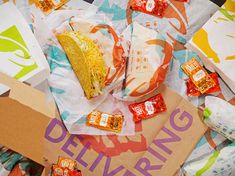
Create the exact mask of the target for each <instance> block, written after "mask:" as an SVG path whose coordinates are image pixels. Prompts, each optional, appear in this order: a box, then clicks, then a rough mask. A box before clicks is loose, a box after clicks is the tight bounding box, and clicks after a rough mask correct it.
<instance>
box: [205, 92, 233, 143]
mask: <svg viewBox="0 0 235 176" xmlns="http://www.w3.org/2000/svg"><path fill="white" fill-rule="evenodd" d="M205 107H206V108H205V109H204V122H205V123H206V124H207V126H209V127H210V128H212V129H213V130H215V131H216V132H218V133H220V134H222V135H223V136H225V137H226V138H228V139H229V140H231V141H235V107H234V106H233V105H231V104H229V103H228V102H226V101H224V100H222V99H220V98H217V97H213V96H207V97H206V99H205Z"/></svg>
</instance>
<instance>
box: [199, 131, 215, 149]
mask: <svg viewBox="0 0 235 176" xmlns="http://www.w3.org/2000/svg"><path fill="white" fill-rule="evenodd" d="M210 135H211V139H214V138H215V137H216V136H217V133H216V132H215V131H211V132H210ZM206 143H207V140H206V137H205V136H203V137H202V138H201V140H200V141H199V142H198V143H197V146H196V147H195V148H199V147H201V146H203V145H204V144H206Z"/></svg>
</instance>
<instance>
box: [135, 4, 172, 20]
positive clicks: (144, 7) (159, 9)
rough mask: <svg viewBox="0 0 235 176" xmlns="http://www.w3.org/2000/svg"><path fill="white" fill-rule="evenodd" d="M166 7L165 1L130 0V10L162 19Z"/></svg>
mask: <svg viewBox="0 0 235 176" xmlns="http://www.w3.org/2000/svg"><path fill="white" fill-rule="evenodd" d="M167 6H168V3H167V2H166V0H132V1H131V9H132V10H135V11H139V12H143V13H146V14H150V15H154V16H157V17H163V16H164V13H165V10H166V8H167Z"/></svg>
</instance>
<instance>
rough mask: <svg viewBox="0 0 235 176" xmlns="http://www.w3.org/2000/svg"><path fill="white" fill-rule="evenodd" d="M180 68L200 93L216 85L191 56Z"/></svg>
mask: <svg viewBox="0 0 235 176" xmlns="http://www.w3.org/2000/svg"><path fill="white" fill-rule="evenodd" d="M181 68H182V69H183V70H184V72H185V73H186V74H187V75H188V76H189V78H190V79H191V80H192V82H193V83H194V84H195V86H196V87H197V88H198V90H199V91H200V92H201V93H202V94H203V93H205V92H206V91H207V90H209V89H210V88H212V87H214V86H215V85H216V84H215V81H214V80H213V79H212V78H211V77H210V75H209V74H208V73H207V72H206V70H205V69H204V68H203V67H202V66H201V65H200V63H199V62H198V61H197V59H196V58H192V59H191V60H189V61H188V62H186V63H184V64H183V65H182V66H181Z"/></svg>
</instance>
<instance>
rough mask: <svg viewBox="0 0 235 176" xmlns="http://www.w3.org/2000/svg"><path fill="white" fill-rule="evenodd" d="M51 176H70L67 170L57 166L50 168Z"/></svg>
mask: <svg viewBox="0 0 235 176" xmlns="http://www.w3.org/2000/svg"><path fill="white" fill-rule="evenodd" d="M52 176H70V174H69V169H68V168H62V167H60V166H58V165H53V166H52Z"/></svg>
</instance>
